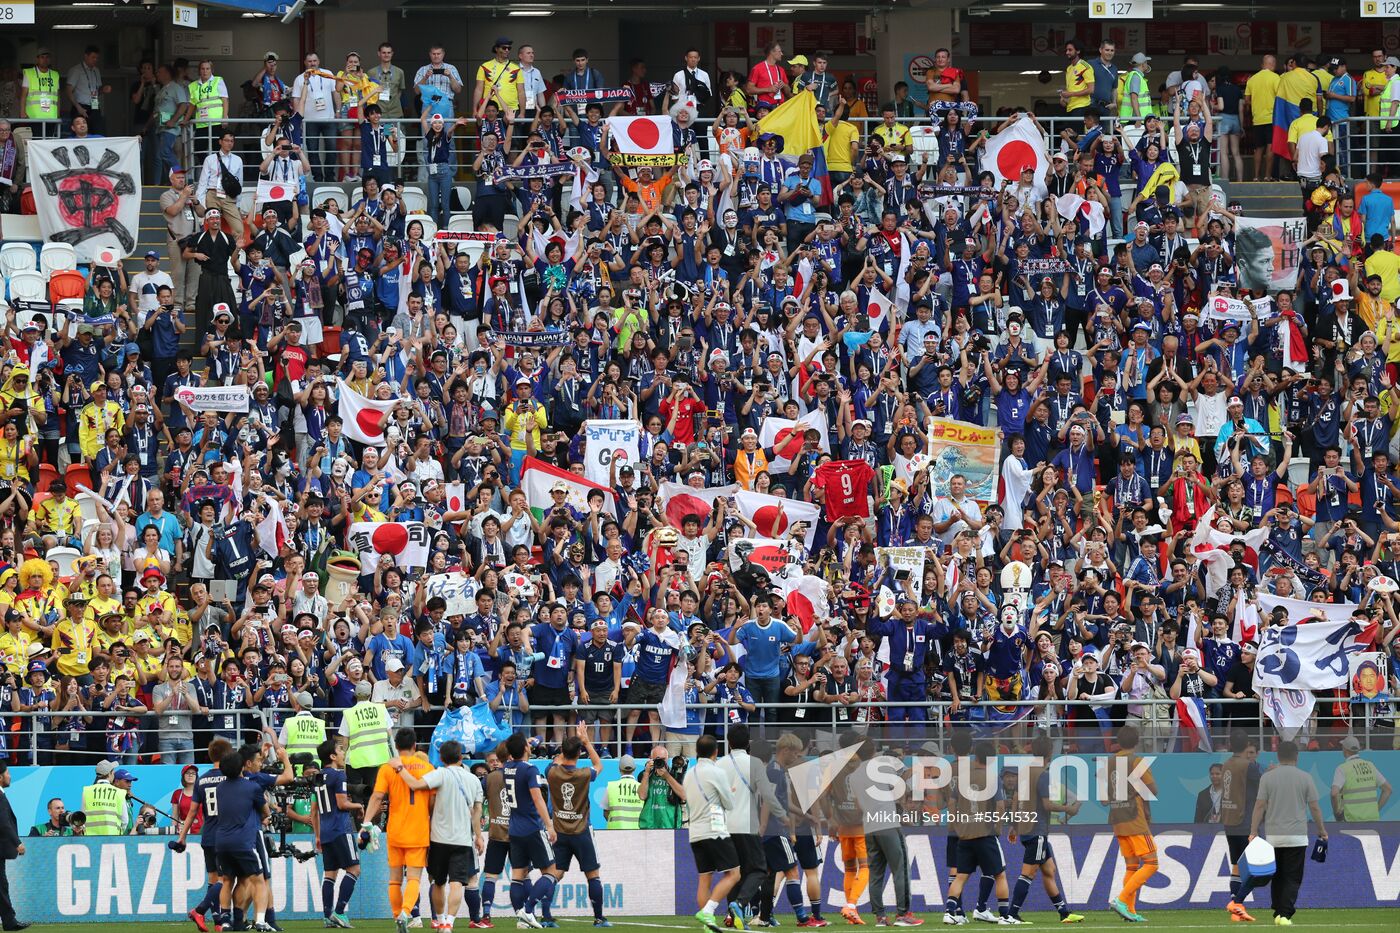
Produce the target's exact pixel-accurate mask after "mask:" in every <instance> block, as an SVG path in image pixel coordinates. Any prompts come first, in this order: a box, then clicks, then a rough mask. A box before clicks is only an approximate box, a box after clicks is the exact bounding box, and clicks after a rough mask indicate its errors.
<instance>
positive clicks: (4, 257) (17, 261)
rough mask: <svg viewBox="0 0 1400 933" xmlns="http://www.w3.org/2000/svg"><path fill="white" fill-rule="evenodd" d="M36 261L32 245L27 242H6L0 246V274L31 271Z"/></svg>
mask: <svg viewBox="0 0 1400 933" xmlns="http://www.w3.org/2000/svg"><path fill="white" fill-rule="evenodd" d="M37 261H38V259H37V258H36V257H35V255H34V247H33V246H31V245H30V244H28V243H6V244H5V245H4V246H0V274H3V275H5V276H7V277H8V276H11V275H14V274H15V273H16V272H33V271H34V267H35V263H36V262H37Z"/></svg>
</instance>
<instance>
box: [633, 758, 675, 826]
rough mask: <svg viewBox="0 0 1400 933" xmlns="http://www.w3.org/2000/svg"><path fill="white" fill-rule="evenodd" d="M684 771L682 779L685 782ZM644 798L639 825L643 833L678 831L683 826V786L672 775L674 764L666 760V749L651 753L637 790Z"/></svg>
mask: <svg viewBox="0 0 1400 933" xmlns="http://www.w3.org/2000/svg"><path fill="white" fill-rule="evenodd" d="M684 776H685V775H684V771H682V774H681V777H682V778H684ZM637 794H638V796H640V797H641V798H642V815H641V817H639V818H638V821H637V825H638V828H640V829H678V828H679V827H680V825H681V803H680V801H683V800H684V799H685V796H684V795H685V792H684V791H683V790H682V789H681V782H680V780H679V779H677V777H676V775H674V774H673V773H672V772H671V764H670V763H669V762H667V760H666V746H664V745H657V746H656V747H654V748H653V749H652V750H651V757H650V758H648V759H647V766H646V769H645V770H643V771H642V780H641V782H640V785H639V786H638V788H637Z"/></svg>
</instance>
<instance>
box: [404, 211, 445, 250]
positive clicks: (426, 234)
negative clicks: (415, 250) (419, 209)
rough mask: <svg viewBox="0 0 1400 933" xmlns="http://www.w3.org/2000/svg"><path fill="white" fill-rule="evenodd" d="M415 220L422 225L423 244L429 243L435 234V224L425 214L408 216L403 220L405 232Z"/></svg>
mask: <svg viewBox="0 0 1400 933" xmlns="http://www.w3.org/2000/svg"><path fill="white" fill-rule="evenodd" d="M415 220H416V221H418V222H419V223H421V224H422V225H423V242H425V243H427V242H429V241H431V240H432V238H433V234H435V233H437V223H436V222H434V220H433V218H431V217H429V216H428V215H427V214H421V213H420V214H409V215H408V216H407V217H405V218H404V219H403V226H404V229H405V230H407V229H408V225H409V224H411V223H413V222H414V221H415Z"/></svg>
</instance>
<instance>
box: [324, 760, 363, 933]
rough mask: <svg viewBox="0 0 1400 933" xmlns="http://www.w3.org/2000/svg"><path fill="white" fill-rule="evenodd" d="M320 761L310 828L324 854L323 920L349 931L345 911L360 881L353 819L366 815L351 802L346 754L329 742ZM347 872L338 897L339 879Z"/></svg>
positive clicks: (357, 805)
mask: <svg viewBox="0 0 1400 933" xmlns="http://www.w3.org/2000/svg"><path fill="white" fill-rule="evenodd" d="M316 753H317V755H318V756H319V757H320V759H321V771H320V773H319V774H318V775H317V776H316V778H315V784H316V798H315V805H314V807H313V808H312V810H311V825H312V828H313V830H314V831H315V833H316V848H317V850H318V851H320V853H321V867H322V869H323V870H324V874H323V876H322V879H321V916H322V917H323V918H324V920H325V921H326V924H327V926H338V927H340V928H341V929H345V930H348V929H350V920H349V918H348V917H346V915H345V912H346V909H347V908H348V907H349V906H350V896H351V895H352V894H354V893H355V883H356V882H357V881H359V878H360V855H359V851H358V850H357V849H356V847H355V836H354V826H353V825H352V823H351V817H352V815H354V816H361V815H363V814H364V812H365V808H364V806H363V805H362V804H358V803H355V802H353V801H351V799H350V793H349V788H348V786H347V785H346V783H345V781H346V777H345V753H344V752H343V751H342V750H341V748H340V746H339V744H338V743H337V742H336V740H335V739H326V740H325V741H324V742H322V743H321V744H320V747H319V748H317V750H316ZM342 871H343V872H345V878H344V880H343V881H342V882H341V884H340V893H339V896H338V897H337V895H336V885H335V882H336V875H338V874H339V873H340V872H342Z"/></svg>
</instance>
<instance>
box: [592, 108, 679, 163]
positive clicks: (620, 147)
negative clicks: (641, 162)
mask: <svg viewBox="0 0 1400 933" xmlns="http://www.w3.org/2000/svg"><path fill="white" fill-rule="evenodd" d="M608 135H609V136H611V137H612V139H613V141H614V142H615V143H617V151H618V152H622V153H626V154H627V155H670V154H671V153H673V152H675V151H676V149H675V140H674V138H673V137H672V134H671V120H670V118H669V117H608Z"/></svg>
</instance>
